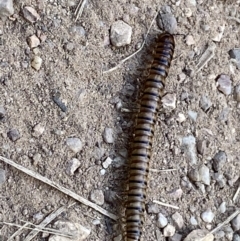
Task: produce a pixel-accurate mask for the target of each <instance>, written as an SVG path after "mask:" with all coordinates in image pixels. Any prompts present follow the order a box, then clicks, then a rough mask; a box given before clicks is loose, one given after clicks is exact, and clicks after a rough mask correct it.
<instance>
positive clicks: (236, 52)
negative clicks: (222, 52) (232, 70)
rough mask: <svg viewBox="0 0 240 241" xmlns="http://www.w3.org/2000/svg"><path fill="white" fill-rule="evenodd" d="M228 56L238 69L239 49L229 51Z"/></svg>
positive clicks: (239, 67)
mask: <svg viewBox="0 0 240 241" xmlns="http://www.w3.org/2000/svg"><path fill="white" fill-rule="evenodd" d="M229 55H230V57H231V58H232V59H234V60H235V61H236V65H237V68H238V69H240V49H239V48H237V49H231V50H230V51H229Z"/></svg>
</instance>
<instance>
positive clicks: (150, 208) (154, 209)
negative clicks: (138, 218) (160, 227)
mask: <svg viewBox="0 0 240 241" xmlns="http://www.w3.org/2000/svg"><path fill="white" fill-rule="evenodd" d="M146 211H147V213H148V214H150V213H153V214H157V213H159V205H158V204H156V203H148V204H147V205H146Z"/></svg>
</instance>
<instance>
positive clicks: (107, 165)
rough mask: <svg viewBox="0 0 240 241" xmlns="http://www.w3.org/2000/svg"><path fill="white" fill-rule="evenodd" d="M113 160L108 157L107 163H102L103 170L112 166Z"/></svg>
mask: <svg viewBox="0 0 240 241" xmlns="http://www.w3.org/2000/svg"><path fill="white" fill-rule="evenodd" d="M112 161H113V160H112V159H111V158H110V157H107V158H106V159H105V161H104V162H103V163H102V166H103V168H105V169H107V168H108V167H109V166H110V165H111V164H112Z"/></svg>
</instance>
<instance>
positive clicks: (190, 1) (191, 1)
mask: <svg viewBox="0 0 240 241" xmlns="http://www.w3.org/2000/svg"><path fill="white" fill-rule="evenodd" d="M188 5H192V6H193V7H196V6H197V1H196V0H187V6H188Z"/></svg>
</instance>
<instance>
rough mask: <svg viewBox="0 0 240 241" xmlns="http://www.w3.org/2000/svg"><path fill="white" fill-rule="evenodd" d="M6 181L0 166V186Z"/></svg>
mask: <svg viewBox="0 0 240 241" xmlns="http://www.w3.org/2000/svg"><path fill="white" fill-rule="evenodd" d="M5 181H6V172H5V171H4V170H3V169H2V168H0V186H1V185H2V184H3V183H4V182H5Z"/></svg>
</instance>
